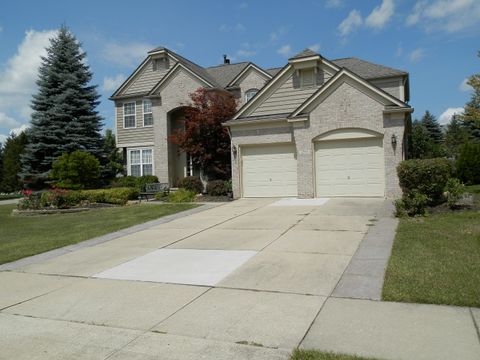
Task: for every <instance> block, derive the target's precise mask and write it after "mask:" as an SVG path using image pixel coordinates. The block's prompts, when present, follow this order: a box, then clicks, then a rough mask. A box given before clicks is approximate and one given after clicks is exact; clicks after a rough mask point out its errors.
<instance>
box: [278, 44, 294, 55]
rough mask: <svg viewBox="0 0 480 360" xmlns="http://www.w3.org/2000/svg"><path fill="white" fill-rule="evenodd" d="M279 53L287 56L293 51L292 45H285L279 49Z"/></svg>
mask: <svg viewBox="0 0 480 360" xmlns="http://www.w3.org/2000/svg"><path fill="white" fill-rule="evenodd" d="M277 53H279V54H280V55H282V56H284V57H287V56H289V55H290V54H291V53H292V47H291V46H290V45H283V46H282V47H280V48H279V49H278V50H277Z"/></svg>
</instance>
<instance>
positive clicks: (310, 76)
mask: <svg viewBox="0 0 480 360" xmlns="http://www.w3.org/2000/svg"><path fill="white" fill-rule="evenodd" d="M313 85H315V71H314V70H313V69H303V70H301V71H300V86H302V87H303V86H313Z"/></svg>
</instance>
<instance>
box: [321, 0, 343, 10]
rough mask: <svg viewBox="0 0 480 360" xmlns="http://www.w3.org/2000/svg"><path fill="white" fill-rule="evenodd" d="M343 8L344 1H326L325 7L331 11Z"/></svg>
mask: <svg viewBox="0 0 480 360" xmlns="http://www.w3.org/2000/svg"><path fill="white" fill-rule="evenodd" d="M342 6H343V0H327V1H325V7H327V8H330V9H332V8H333V9H338V8H341V7H342Z"/></svg>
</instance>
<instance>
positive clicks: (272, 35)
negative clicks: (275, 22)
mask: <svg viewBox="0 0 480 360" xmlns="http://www.w3.org/2000/svg"><path fill="white" fill-rule="evenodd" d="M286 32H287V28H286V27H285V26H281V27H279V28H278V29H277V30H275V31H272V32H271V33H270V41H277V40H278V39H279V38H280V37H282V36H283V35H285V33H286Z"/></svg>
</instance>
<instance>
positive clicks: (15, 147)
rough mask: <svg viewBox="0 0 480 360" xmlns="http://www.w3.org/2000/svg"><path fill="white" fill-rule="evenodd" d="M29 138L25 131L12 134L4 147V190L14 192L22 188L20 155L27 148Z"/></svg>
mask: <svg viewBox="0 0 480 360" xmlns="http://www.w3.org/2000/svg"><path fill="white" fill-rule="evenodd" d="M27 142H28V138H27V134H26V133H25V132H22V133H20V134H19V135H18V136H15V134H13V133H12V134H10V136H9V137H8V138H7V141H6V142H5V146H4V149H3V166H2V173H3V179H2V183H1V184H0V189H1V191H3V192H14V191H18V190H21V189H22V182H21V180H20V177H19V173H20V169H21V164H20V156H21V154H22V153H23V152H24V150H25V146H26V145H27Z"/></svg>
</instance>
